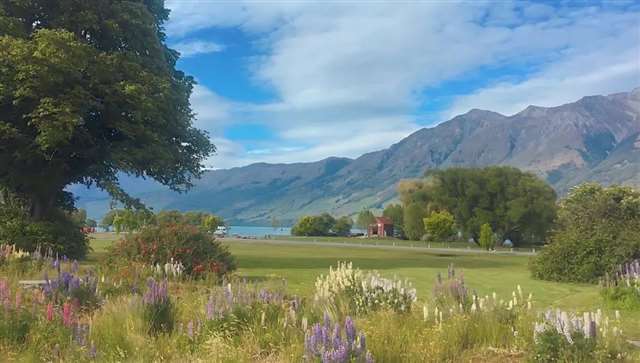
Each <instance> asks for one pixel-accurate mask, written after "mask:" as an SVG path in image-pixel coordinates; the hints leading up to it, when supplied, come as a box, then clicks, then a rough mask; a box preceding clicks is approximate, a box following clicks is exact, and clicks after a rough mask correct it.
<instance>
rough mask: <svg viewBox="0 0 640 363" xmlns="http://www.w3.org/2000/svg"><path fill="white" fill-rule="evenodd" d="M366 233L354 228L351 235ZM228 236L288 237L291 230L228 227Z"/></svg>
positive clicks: (287, 228) (284, 228)
mask: <svg viewBox="0 0 640 363" xmlns="http://www.w3.org/2000/svg"><path fill="white" fill-rule="evenodd" d="M366 232H367V231H364V230H361V229H357V228H354V229H352V230H351V233H366ZM229 235H230V236H233V235H240V236H243V237H264V236H267V235H271V236H290V235H291V228H290V227H282V228H273V227H255V226H230V227H229Z"/></svg>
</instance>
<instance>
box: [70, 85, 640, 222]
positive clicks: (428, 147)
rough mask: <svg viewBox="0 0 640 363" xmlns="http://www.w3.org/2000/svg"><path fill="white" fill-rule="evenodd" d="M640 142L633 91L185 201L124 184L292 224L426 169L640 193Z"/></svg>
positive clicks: (270, 170)
mask: <svg viewBox="0 0 640 363" xmlns="http://www.w3.org/2000/svg"><path fill="white" fill-rule="evenodd" d="M639 135H640V89H636V90H634V91H632V92H627V93H619V94H613V95H609V96H589V97H584V98H582V99H580V100H579V101H577V102H574V103H569V104H565V105H562V106H558V107H550V108H545V107H536V106H529V107H527V108H526V109H525V110H523V111H521V112H519V113H517V114H515V115H512V116H504V115H501V114H498V113H495V112H491V111H483V110H471V111H469V112H467V113H466V114H463V115H459V116H456V117H454V118H453V119H451V120H449V121H447V122H444V123H442V124H440V125H438V126H436V127H433V128H425V129H421V130H418V131H416V132H415V133H413V134H411V135H409V136H408V137H406V138H405V139H403V140H401V141H400V142H398V143H397V144H394V145H392V146H391V147H389V148H388V149H385V150H380V151H376V152H372V153H368V154H365V155H362V156H361V157H359V158H357V159H345V158H329V159H325V160H321V161H318V162H313V163H296V164H264V163H261V164H253V165H249V166H245V167H241V168H233V169H229V170H216V171H209V172H207V173H205V175H204V176H203V178H202V179H201V180H199V181H198V182H197V183H196V186H195V187H194V189H193V190H192V191H191V192H190V193H188V194H176V193H172V192H169V191H166V190H164V189H161V188H160V187H159V186H157V184H153V183H150V184H148V185H145V187H140V186H139V185H137V183H138V182H137V181H135V180H133V181H131V180H129V181H127V183H125V184H133V185H132V186H133V187H135V188H136V192H134V194H135V195H136V196H139V197H141V198H142V199H143V200H145V201H146V202H147V203H149V204H150V205H152V206H154V207H155V208H175V209H183V210H187V209H197V210H208V211H213V212H216V213H219V214H221V215H222V216H224V217H226V218H228V219H229V220H231V221H234V222H236V223H267V221H268V220H269V219H270V218H271V216H276V217H278V218H279V219H281V220H283V221H286V222H291V221H293V220H295V219H296V218H297V217H298V216H300V215H303V214H306V213H318V212H321V211H328V212H331V213H334V214H336V215H342V214H351V213H354V212H356V211H358V210H359V209H361V208H362V207H373V208H377V207H381V206H382V204H383V203H385V202H387V201H389V200H390V199H392V198H394V196H395V185H396V184H397V182H398V181H399V180H401V179H404V178H414V177H419V176H420V175H422V174H423V173H424V172H425V170H427V169H429V168H445V167H453V166H486V165H511V166H515V167H518V168H521V169H524V170H528V171H532V172H534V173H536V174H538V175H539V176H541V177H543V178H546V179H547V180H548V181H549V182H550V183H551V184H552V185H553V186H554V188H556V190H558V192H560V193H564V192H566V190H567V189H568V188H569V187H571V186H573V185H576V184H578V183H580V182H583V181H587V180H593V181H598V182H602V183H607V184H609V183H627V184H634V185H640V176H639V175H640V136H639ZM145 183H149V182H145ZM141 190H145V191H144V192H143V191H141ZM73 191H74V192H76V194H77V195H80V202H79V205H81V206H85V207H89V208H88V209H89V213H90V215H98V214H99V213H100V211H102V210H104V206H105V205H106V201H107V199H106V196H104V194H101V196H96V195H95V193H89V194H87V193H84V192H82V191H81V190H78V189H76V188H74V189H73Z"/></svg>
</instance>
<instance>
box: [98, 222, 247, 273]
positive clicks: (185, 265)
mask: <svg viewBox="0 0 640 363" xmlns="http://www.w3.org/2000/svg"><path fill="white" fill-rule="evenodd" d="M111 258H112V261H113V262H114V263H116V264H117V263H118V262H121V261H120V260H121V259H122V258H124V260H125V261H139V262H142V263H145V264H147V265H150V266H156V265H160V266H162V267H165V266H166V264H176V265H179V266H181V267H180V274H182V273H185V274H187V275H190V276H194V277H203V276H205V275H206V274H208V273H213V274H215V275H216V276H223V275H225V274H227V273H228V272H231V271H233V270H234V269H235V268H236V264H235V260H234V259H233V257H232V256H231V254H230V253H229V251H228V250H227V248H226V247H224V246H222V245H221V244H220V243H219V242H217V241H216V240H215V239H214V238H213V236H211V235H210V234H208V233H206V232H203V231H202V230H200V229H199V228H197V227H194V226H190V225H186V224H169V225H167V224H163V225H160V226H149V227H146V228H144V229H142V230H141V231H140V232H139V233H136V234H132V235H127V236H126V237H125V238H124V239H123V240H121V241H119V242H118V243H117V244H116V246H115V247H114V248H113V249H112V251H111ZM174 267H175V266H174ZM167 272H168V271H167ZM176 272H177V271H176ZM170 273H171V272H170Z"/></svg>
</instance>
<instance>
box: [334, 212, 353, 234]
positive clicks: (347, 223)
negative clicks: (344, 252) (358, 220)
mask: <svg viewBox="0 0 640 363" xmlns="http://www.w3.org/2000/svg"><path fill="white" fill-rule="evenodd" d="M352 227H353V220H351V218H349V217H347V216H344V217H340V218H338V219H337V220H336V222H335V224H334V225H333V227H332V228H331V231H332V232H333V233H335V234H336V235H338V236H342V237H348V236H349V235H351V228H352Z"/></svg>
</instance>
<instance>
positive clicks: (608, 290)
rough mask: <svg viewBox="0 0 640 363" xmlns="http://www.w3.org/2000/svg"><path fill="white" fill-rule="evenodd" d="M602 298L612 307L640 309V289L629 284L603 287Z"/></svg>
mask: <svg viewBox="0 0 640 363" xmlns="http://www.w3.org/2000/svg"><path fill="white" fill-rule="evenodd" d="M600 294H601V295H602V299H603V300H604V301H605V303H606V304H607V306H608V307H610V308H612V309H624V310H640V289H638V288H637V287H629V286H611V287H605V288H603V289H602V290H601V291H600Z"/></svg>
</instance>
